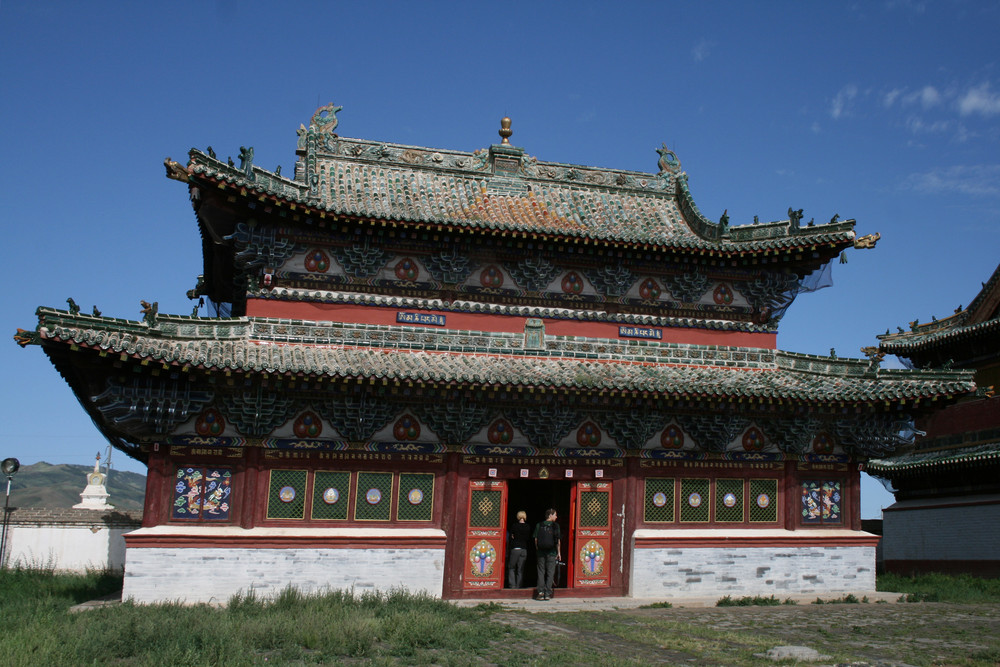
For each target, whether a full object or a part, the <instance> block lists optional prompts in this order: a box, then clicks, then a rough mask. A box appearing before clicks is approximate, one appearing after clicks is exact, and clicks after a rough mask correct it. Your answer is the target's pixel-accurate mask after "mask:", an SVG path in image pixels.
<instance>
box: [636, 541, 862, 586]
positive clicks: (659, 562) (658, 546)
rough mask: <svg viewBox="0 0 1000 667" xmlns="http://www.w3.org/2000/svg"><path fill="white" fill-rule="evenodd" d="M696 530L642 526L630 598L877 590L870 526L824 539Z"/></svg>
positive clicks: (637, 543)
mask: <svg viewBox="0 0 1000 667" xmlns="http://www.w3.org/2000/svg"><path fill="white" fill-rule="evenodd" d="M695 532H696V531H654V530H640V531H636V534H635V539H634V547H635V548H634V551H633V557H632V580H631V586H630V591H631V595H632V597H636V598H659V599H669V598H670V597H714V596H718V597H724V596H726V595H729V596H732V597H742V596H747V595H763V596H770V595H774V596H775V597H778V598H781V597H783V596H788V595H801V594H810V595H811V594H816V595H817V596H821V595H827V594H835V593H845V592H859V591H861V592H864V591H874V590H875V542H876V540H877V538H875V537H873V536H871V535H868V534H867V533H859V532H855V531H829V534H828V535H826V536H824V537H825V539H828V540H829V545H823V544H821V543H819V542H822V541H823V540H824V537H820V536H818V535H817V534H816V533H811V534H806V535H801V533H800V534H797V532H798V531H777V530H775V531H729V532H728V533H726V534H720V533H718V532H715V533H714V534H711V533H708V531H704V533H705V535H704V537H701V536H699V535H696V534H694V533H695ZM702 532H703V531H697V533H702ZM802 532H805V531H802ZM699 537H701V539H699ZM699 542H704V543H707V544H705V545H698V544H699ZM727 542H732V544H726V543H727ZM838 542H841V543H843V542H847V544H843V545H838V544H837V543H838ZM671 543H675V544H671ZM866 543H868V544H866ZM694 545H697V546H694Z"/></svg>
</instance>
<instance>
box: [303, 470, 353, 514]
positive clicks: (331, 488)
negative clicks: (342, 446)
mask: <svg viewBox="0 0 1000 667" xmlns="http://www.w3.org/2000/svg"><path fill="white" fill-rule="evenodd" d="M350 498H351V473H349V472H328V471H317V472H316V474H315V476H314V477H313V494H312V518H313V519H320V520H328V521H346V520H347V507H348V503H350Z"/></svg>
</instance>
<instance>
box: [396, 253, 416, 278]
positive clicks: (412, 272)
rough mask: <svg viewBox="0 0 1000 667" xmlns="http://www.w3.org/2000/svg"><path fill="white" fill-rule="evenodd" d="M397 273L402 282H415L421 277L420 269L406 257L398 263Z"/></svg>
mask: <svg viewBox="0 0 1000 667" xmlns="http://www.w3.org/2000/svg"><path fill="white" fill-rule="evenodd" d="M395 273H396V277H397V278H399V279H400V280H406V281H414V280H416V279H417V278H418V277H419V276H420V267H419V266H417V263H416V262H415V261H413V260H412V259H410V258H409V257H404V258H403V259H401V260H399V262H397V263H396V269H395Z"/></svg>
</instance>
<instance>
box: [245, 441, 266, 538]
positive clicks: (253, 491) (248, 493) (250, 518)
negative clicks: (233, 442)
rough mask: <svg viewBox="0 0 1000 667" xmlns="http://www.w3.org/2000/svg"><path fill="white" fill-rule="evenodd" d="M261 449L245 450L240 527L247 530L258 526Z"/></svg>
mask: <svg viewBox="0 0 1000 667" xmlns="http://www.w3.org/2000/svg"><path fill="white" fill-rule="evenodd" d="M260 452H261V449H260V447H247V448H246V449H244V450H243V461H242V467H243V471H242V475H241V477H242V479H241V480H240V486H241V487H242V491H241V494H240V498H241V500H240V526H241V527H242V528H246V529H247V530H249V529H251V528H253V527H254V526H255V525H257V498H258V497H259V494H258V493H257V486H258V484H259V478H260V459H261V456H260Z"/></svg>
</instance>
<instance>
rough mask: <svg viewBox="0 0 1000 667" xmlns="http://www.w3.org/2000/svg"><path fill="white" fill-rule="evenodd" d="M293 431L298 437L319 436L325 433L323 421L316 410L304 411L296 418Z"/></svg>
mask: <svg viewBox="0 0 1000 667" xmlns="http://www.w3.org/2000/svg"><path fill="white" fill-rule="evenodd" d="M292 431H293V432H294V433H295V437H297V438H318V437H319V436H320V434H321V433H323V422H322V420H321V419H320V418H319V416H318V415H316V413H314V412H303V413H302V414H301V415H299V417H298V419H296V420H295V424H294V425H293V426H292Z"/></svg>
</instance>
